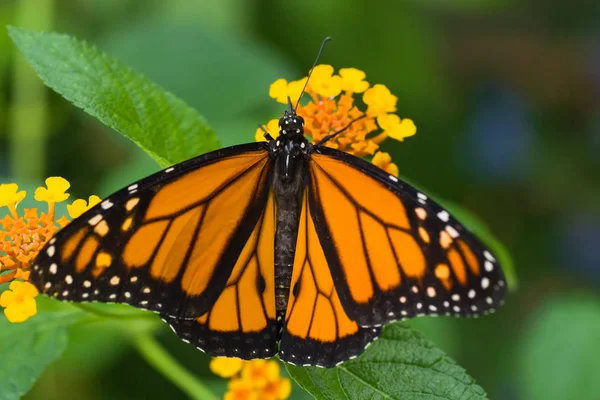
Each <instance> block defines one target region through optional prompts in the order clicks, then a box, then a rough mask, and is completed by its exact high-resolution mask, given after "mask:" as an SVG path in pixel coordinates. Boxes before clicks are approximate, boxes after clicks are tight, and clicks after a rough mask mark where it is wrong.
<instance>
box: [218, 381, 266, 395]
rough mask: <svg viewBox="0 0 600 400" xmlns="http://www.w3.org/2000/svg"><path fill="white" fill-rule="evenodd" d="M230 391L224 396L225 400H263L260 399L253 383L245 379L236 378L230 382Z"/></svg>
mask: <svg viewBox="0 0 600 400" xmlns="http://www.w3.org/2000/svg"><path fill="white" fill-rule="evenodd" d="M228 389H229V391H228V392H227V393H225V396H223V399H224V400H263V399H262V398H260V397H258V393H257V392H256V390H255V389H254V387H253V385H252V382H249V381H246V380H244V379H239V378H234V379H232V380H230V381H229V385H228Z"/></svg>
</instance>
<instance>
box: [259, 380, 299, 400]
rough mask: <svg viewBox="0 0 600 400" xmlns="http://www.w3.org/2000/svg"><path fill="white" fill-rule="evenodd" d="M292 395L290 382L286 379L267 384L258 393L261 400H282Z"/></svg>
mask: <svg viewBox="0 0 600 400" xmlns="http://www.w3.org/2000/svg"><path fill="white" fill-rule="evenodd" d="M290 394H292V382H290V380H289V379H287V378H280V379H278V380H275V381H273V382H269V383H268V384H267V386H265V387H264V388H263V389H261V391H260V396H259V398H260V399H261V400H284V399H287V398H288V397H290Z"/></svg>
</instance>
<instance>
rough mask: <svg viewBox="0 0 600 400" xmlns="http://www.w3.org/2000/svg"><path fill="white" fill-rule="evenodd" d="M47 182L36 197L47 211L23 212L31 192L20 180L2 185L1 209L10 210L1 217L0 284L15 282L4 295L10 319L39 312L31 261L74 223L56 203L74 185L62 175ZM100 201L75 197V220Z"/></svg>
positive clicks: (18, 319) (0, 298) (71, 211)
mask: <svg viewBox="0 0 600 400" xmlns="http://www.w3.org/2000/svg"><path fill="white" fill-rule="evenodd" d="M45 183H46V186H40V187H38V188H37V189H36V190H35V195H34V198H35V200H37V201H39V202H44V203H47V208H48V210H47V213H45V212H42V213H39V212H38V209H37V208H25V209H24V210H23V212H22V213H19V211H18V209H17V207H18V204H19V203H20V202H21V201H22V200H23V199H25V197H26V196H27V192H26V191H24V190H22V191H19V187H18V185H17V184H16V183H8V184H0V210H1V209H2V208H3V207H7V208H8V211H9V212H8V214H6V215H5V216H4V218H2V219H0V283H7V282H11V283H10V285H9V288H8V290H6V291H4V292H3V293H2V294H1V295H0V306H1V307H3V308H4V315H5V316H6V318H7V319H8V320H9V321H10V322H23V321H26V320H27V319H28V318H30V317H32V316H33V315H35V314H36V312H37V307H36V303H35V297H36V296H37V294H38V291H37V289H36V288H35V287H34V286H33V285H32V284H31V283H29V282H28V280H29V275H30V267H31V264H32V263H33V260H35V257H36V256H37V254H38V252H39V251H40V250H41V249H42V248H43V247H44V245H45V244H46V243H47V242H48V241H49V240H50V239H51V238H52V236H54V234H55V233H56V231H57V230H58V229H60V228H63V227H65V226H66V225H67V224H68V223H69V222H71V220H70V219H69V218H67V217H66V216H64V215H63V216H61V217H60V218H58V219H56V215H55V205H56V204H57V203H61V202H64V201H66V200H67V199H68V198H69V196H70V195H69V193H67V190H68V189H69V187H70V186H71V184H70V183H69V181H67V180H66V179H64V178H61V177H50V178H48V179H46V182H45ZM99 202H100V198H99V197H98V196H91V197H90V198H89V200H88V201H87V202H86V201H85V200H75V201H74V202H73V203H72V204H70V205H67V209H68V210H69V215H70V216H71V218H73V219H74V218H76V217H78V216H79V215H81V214H82V213H83V212H85V211H86V210H87V209H89V208H91V207H92V206H93V205H95V204H97V203H99Z"/></svg>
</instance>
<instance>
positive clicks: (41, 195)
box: [35, 176, 71, 203]
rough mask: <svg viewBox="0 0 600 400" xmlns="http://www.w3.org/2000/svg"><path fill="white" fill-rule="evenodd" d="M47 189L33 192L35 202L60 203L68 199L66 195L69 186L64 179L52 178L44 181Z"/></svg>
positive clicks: (41, 188)
mask: <svg viewBox="0 0 600 400" xmlns="http://www.w3.org/2000/svg"><path fill="white" fill-rule="evenodd" d="M46 186H47V187H39V188H37V189H36V190H35V200H36V201H45V202H47V203H60V202H62V201H65V200H66V199H68V198H69V194H68V193H66V192H67V190H68V189H69V187H71V184H70V183H69V181H67V180H66V179H65V178H61V177H59V176H52V177H50V178H48V179H46Z"/></svg>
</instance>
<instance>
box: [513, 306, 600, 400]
mask: <svg viewBox="0 0 600 400" xmlns="http://www.w3.org/2000/svg"><path fill="white" fill-rule="evenodd" d="M534 315H536V317H535V319H534V320H533V322H532V324H531V326H530V327H529V329H527V334H526V336H525V338H524V340H523V342H522V343H521V346H520V350H521V351H520V353H519V354H520V357H519V360H520V363H519V370H518V378H519V379H520V381H521V385H522V388H523V393H522V396H521V397H522V398H523V399H544V400H555V399H556V400H562V399H598V398H600V397H599V396H600V380H599V379H598V371H600V345H599V344H598V340H599V338H600V299H598V298H597V297H596V298H593V297H591V296H589V297H586V296H582V295H575V296H573V295H569V296H568V297H567V296H562V297H557V298H552V299H549V300H548V301H547V302H546V303H545V304H544V305H543V306H542V307H541V310H538V311H537V312H536V313H535V314H534Z"/></svg>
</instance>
